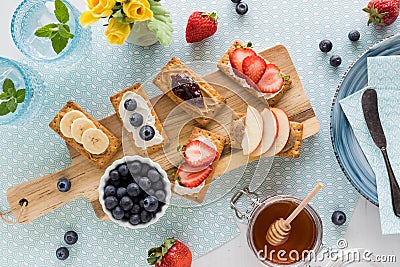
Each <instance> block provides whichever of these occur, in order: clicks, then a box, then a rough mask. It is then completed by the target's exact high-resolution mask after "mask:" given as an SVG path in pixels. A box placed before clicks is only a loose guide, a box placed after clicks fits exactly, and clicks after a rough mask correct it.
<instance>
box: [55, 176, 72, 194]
mask: <svg viewBox="0 0 400 267" xmlns="http://www.w3.org/2000/svg"><path fill="white" fill-rule="evenodd" d="M57 188H58V191H60V192H67V191H69V190H70V189H71V181H70V180H68V179H67V178H65V177H63V178H61V179H59V180H58V182H57Z"/></svg>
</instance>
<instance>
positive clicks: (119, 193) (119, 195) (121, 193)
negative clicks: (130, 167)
mask: <svg viewBox="0 0 400 267" xmlns="http://www.w3.org/2000/svg"><path fill="white" fill-rule="evenodd" d="M126 191H127V190H126V188H125V187H118V189H117V198H119V199H120V198H122V197H123V196H125V195H126Z"/></svg>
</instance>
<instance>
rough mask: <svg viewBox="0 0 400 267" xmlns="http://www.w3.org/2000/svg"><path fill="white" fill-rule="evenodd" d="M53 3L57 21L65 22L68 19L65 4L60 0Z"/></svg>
mask: <svg viewBox="0 0 400 267" xmlns="http://www.w3.org/2000/svg"><path fill="white" fill-rule="evenodd" d="M54 4H55V7H56V9H54V15H56V18H57V19H58V21H59V22H61V23H67V22H68V20H69V13H68V8H67V6H66V5H65V4H64V3H63V2H62V1H61V0H56V1H55V3H54Z"/></svg>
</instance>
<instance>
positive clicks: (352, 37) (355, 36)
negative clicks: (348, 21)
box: [348, 30, 360, 42]
mask: <svg viewBox="0 0 400 267" xmlns="http://www.w3.org/2000/svg"><path fill="white" fill-rule="evenodd" d="M348 37H349V39H350V41H352V42H355V41H358V40H359V39H360V32H359V31H357V30H352V31H350V32H349V35H348Z"/></svg>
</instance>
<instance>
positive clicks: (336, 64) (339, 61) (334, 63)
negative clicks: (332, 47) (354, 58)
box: [329, 55, 342, 67]
mask: <svg viewBox="0 0 400 267" xmlns="http://www.w3.org/2000/svg"><path fill="white" fill-rule="evenodd" d="M329 64H331V66H333V67H339V66H340V64H342V58H341V57H340V56H338V55H333V56H331V58H330V59H329Z"/></svg>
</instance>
